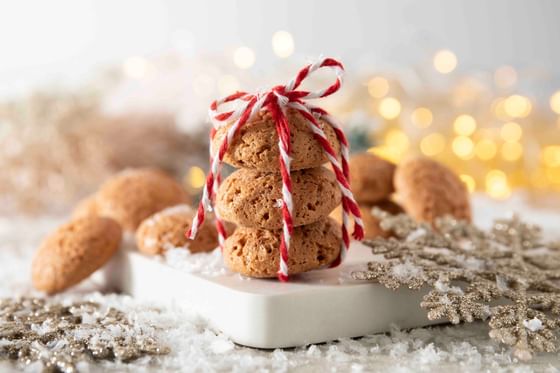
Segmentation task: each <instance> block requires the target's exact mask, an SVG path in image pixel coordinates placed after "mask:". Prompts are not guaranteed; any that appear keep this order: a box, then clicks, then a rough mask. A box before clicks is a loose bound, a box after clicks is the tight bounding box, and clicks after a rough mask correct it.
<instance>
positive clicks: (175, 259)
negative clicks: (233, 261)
mask: <svg viewBox="0 0 560 373" xmlns="http://www.w3.org/2000/svg"><path fill="white" fill-rule="evenodd" d="M162 260H163V262H164V263H165V264H167V265H169V266H170V267H173V268H175V269H178V270H180V271H185V272H189V273H200V274H202V275H205V276H211V277H216V276H220V275H224V274H226V273H229V270H228V269H227V268H226V267H225V266H224V261H223V259H222V254H221V252H220V249H215V250H213V251H211V252H208V253H196V254H192V253H191V252H190V251H188V250H185V249H184V248H170V249H168V250H166V251H165V252H164V254H163V258H162Z"/></svg>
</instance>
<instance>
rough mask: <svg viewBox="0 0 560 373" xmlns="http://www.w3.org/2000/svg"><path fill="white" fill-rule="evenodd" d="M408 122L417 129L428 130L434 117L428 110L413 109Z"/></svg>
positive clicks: (423, 108)
mask: <svg viewBox="0 0 560 373" xmlns="http://www.w3.org/2000/svg"><path fill="white" fill-rule="evenodd" d="M410 120H411V121H412V123H413V124H414V125H415V126H416V127H418V128H428V127H429V126H430V125H431V124H432V121H433V120H434V116H433V114H432V111H431V110H430V109H428V108H425V107H419V108H416V109H414V111H413V112H412V114H411V115H410Z"/></svg>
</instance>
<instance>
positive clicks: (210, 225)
mask: <svg viewBox="0 0 560 373" xmlns="http://www.w3.org/2000/svg"><path fill="white" fill-rule="evenodd" d="M195 214H196V211H195V210H194V209H192V208H191V207H190V206H188V205H184V204H183V205H177V206H172V207H168V208H166V209H164V210H162V211H160V212H157V213H155V214H154V215H152V216H150V217H149V218H147V219H146V220H144V221H143V222H142V223H141V224H140V226H139V227H138V230H137V231H136V244H137V246H138V250H140V251H141V252H143V253H145V254H149V255H157V254H161V253H163V252H164V251H166V250H168V249H173V248H185V249H187V250H189V251H190V252H192V253H199V252H205V251H211V250H214V249H215V248H216V247H218V233H217V231H216V228H215V226H214V219H213V217H212V216H211V215H210V214H209V215H207V216H206V219H205V220H204V224H202V226H201V227H200V229H199V230H198V234H197V236H196V238H195V239H194V240H189V239H187V238H186V237H185V232H186V231H187V230H188V229H189V228H190V226H191V224H192V220H193V218H194V216H195ZM231 231H233V229H231Z"/></svg>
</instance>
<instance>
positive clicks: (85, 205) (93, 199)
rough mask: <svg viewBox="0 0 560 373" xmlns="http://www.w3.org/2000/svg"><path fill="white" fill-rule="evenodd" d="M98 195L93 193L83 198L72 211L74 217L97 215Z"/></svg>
mask: <svg viewBox="0 0 560 373" xmlns="http://www.w3.org/2000/svg"><path fill="white" fill-rule="evenodd" d="M97 215H98V212H97V196H96V195H95V194H92V195H90V196H88V197H86V198H84V199H82V200H81V201H80V202H78V204H77V205H76V207H75V208H74V211H72V218H74V219H76V218H81V217H84V216H97Z"/></svg>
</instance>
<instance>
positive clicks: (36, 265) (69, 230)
mask: <svg viewBox="0 0 560 373" xmlns="http://www.w3.org/2000/svg"><path fill="white" fill-rule="evenodd" d="M121 238H122V231H121V228H120V226H119V224H117V222H116V221H114V220H112V219H108V218H100V217H95V216H86V217H83V218H79V219H76V220H73V221H71V222H69V223H67V224H64V225H62V226H61V227H60V228H58V229H57V230H56V231H54V232H53V233H52V234H51V235H49V236H48V237H47V238H46V239H45V240H44V241H43V243H42V244H41V246H40V247H39V250H37V252H36V253H35V256H34V258H33V264H32V280H33V286H34V287H35V288H36V289H38V290H42V291H44V292H47V293H49V294H52V293H56V292H59V291H62V290H64V289H67V288H69V287H70V286H72V285H76V284H77V283H79V282H80V281H82V280H84V279H85V278H87V277H88V276H89V275H91V274H92V273H93V272H95V271H96V270H97V269H99V268H101V267H102V266H103V265H104V264H105V263H107V262H108V261H109V259H110V258H111V257H112V256H113V254H114V253H115V252H116V251H117V249H118V248H119V245H120V242H121Z"/></svg>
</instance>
